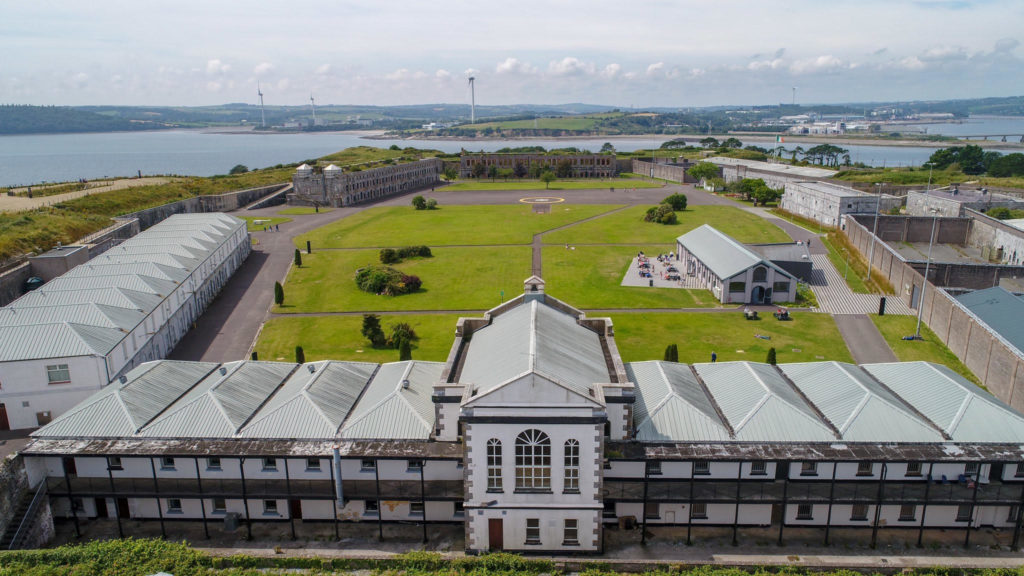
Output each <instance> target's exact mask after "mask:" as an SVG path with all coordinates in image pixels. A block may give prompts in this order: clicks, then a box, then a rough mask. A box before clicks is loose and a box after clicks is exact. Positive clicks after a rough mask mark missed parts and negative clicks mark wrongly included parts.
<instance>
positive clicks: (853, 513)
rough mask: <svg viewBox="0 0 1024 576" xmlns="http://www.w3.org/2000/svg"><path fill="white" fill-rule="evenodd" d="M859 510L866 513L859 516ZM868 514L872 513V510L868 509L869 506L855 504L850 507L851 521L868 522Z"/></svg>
mask: <svg viewBox="0 0 1024 576" xmlns="http://www.w3.org/2000/svg"><path fill="white" fill-rule="evenodd" d="M858 508H862V509H863V510H864V513H863V514H858V512H859V511H860V510H858ZM868 512H870V510H869V509H868V505H867V504H854V505H853V506H851V507H850V521H851V522H866V521H867V519H868Z"/></svg>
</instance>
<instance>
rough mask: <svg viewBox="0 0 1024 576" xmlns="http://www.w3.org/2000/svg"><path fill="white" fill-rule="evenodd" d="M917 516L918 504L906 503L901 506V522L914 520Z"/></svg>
mask: <svg viewBox="0 0 1024 576" xmlns="http://www.w3.org/2000/svg"><path fill="white" fill-rule="evenodd" d="M916 516H917V506H915V505H913V504H904V505H902V506H900V522H912V521H913V520H914V518H915V517H916Z"/></svg>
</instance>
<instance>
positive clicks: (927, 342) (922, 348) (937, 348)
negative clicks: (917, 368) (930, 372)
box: [871, 314, 981, 386]
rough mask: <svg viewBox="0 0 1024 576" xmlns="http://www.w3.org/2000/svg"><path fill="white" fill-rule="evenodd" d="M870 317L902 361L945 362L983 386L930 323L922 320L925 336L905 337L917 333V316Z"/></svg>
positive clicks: (873, 315)
mask: <svg viewBox="0 0 1024 576" xmlns="http://www.w3.org/2000/svg"><path fill="white" fill-rule="evenodd" d="M871 320H872V321H873V322H874V323H875V326H877V327H878V331H879V332H881V333H882V336H883V337H884V338H885V341H886V342H887V343H888V344H889V347H890V348H892V351H893V352H894V353H895V354H896V358H897V359H899V360H900V362H913V361H916V360H924V361H927V362H935V363H936V364H944V365H946V366H948V367H949V368H950V369H951V370H953V371H954V372H956V373H957V374H960V375H961V376H963V377H964V378H967V379H968V380H970V381H971V382H974V383H975V384H977V385H978V386H981V380H978V378H977V377H976V376H975V375H974V373H973V372H971V369H970V368H968V367H967V366H965V365H964V363H963V362H961V361H960V360H959V359H958V358H957V357H956V356H955V355H954V354H953V353H952V352H950V351H949V348H947V347H946V345H945V344H943V343H942V341H941V340H939V339H938V337H937V336H935V333H934V332H932V331H931V329H930V328H928V325H927V324H924V323H922V324H921V337H922V338H924V340H903V337H904V336H909V335H911V334H913V333H914V331H915V330H916V328H917V317H916V316H902V315H901V316H896V315H888V316H878V315H875V314H872V315H871Z"/></svg>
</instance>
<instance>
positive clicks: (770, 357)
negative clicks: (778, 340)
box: [764, 346, 776, 366]
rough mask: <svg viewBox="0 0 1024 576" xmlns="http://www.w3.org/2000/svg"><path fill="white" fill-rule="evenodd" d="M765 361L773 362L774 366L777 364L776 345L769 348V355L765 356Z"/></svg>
mask: <svg viewBox="0 0 1024 576" xmlns="http://www.w3.org/2000/svg"><path fill="white" fill-rule="evenodd" d="M764 361H765V362H767V363H769V364H771V365H772V366H774V365H775V363H776V359H775V347H774V346H773V347H771V348H769V349H768V357H767V358H765V360H764Z"/></svg>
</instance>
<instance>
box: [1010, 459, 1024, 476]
mask: <svg viewBox="0 0 1024 576" xmlns="http://www.w3.org/2000/svg"><path fill="white" fill-rule="evenodd" d="M1013 477H1014V478H1024V462H1018V463H1017V470H1016V471H1015V472H1014V473H1013Z"/></svg>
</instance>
